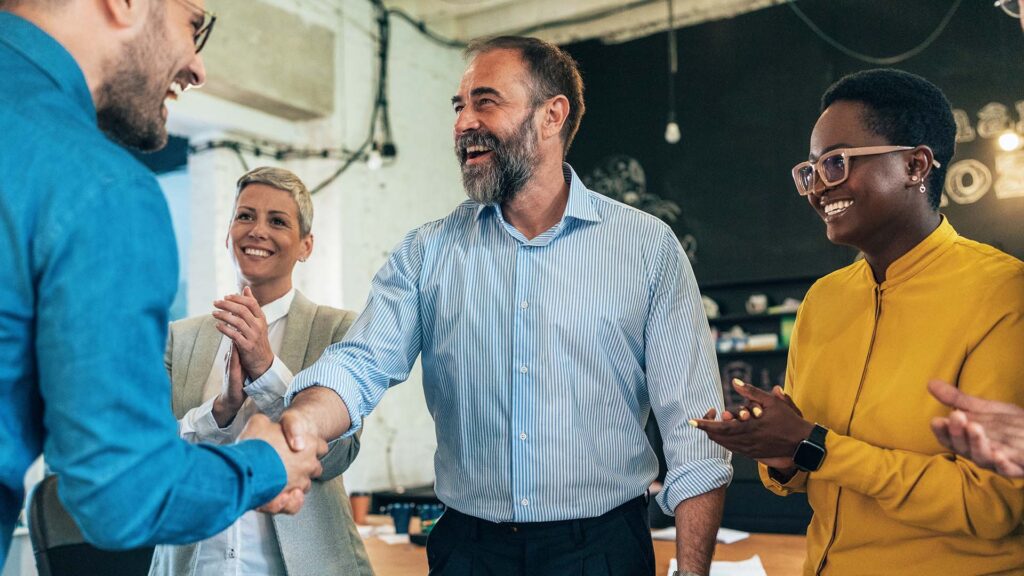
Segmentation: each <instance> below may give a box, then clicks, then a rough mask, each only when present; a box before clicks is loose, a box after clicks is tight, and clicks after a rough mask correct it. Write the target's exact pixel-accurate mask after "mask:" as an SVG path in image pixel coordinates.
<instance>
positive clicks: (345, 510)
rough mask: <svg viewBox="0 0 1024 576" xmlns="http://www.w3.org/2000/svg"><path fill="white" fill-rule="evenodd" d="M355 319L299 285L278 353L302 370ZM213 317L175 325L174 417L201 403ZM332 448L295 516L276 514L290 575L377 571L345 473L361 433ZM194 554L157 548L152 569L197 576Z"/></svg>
mask: <svg viewBox="0 0 1024 576" xmlns="http://www.w3.org/2000/svg"><path fill="white" fill-rule="evenodd" d="M355 318H356V314H355V312H349V311H346V310H338V309H336V308H331V307H329V306H319V305H317V304H314V303H312V302H310V301H309V299H307V298H306V297H305V296H303V295H302V293H301V292H299V291H298V290H296V291H295V299H294V300H293V301H292V305H291V308H289V309H288V324H287V325H286V327H285V333H284V340H283V342H282V350H281V353H280V354H279V355H278V357H279V358H280V359H281V361H282V362H284V364H285V366H287V367H288V369H289V370H291V371H292V373H293V374H298V372H299V371H300V370H302V369H303V368H306V367H307V366H309V365H310V364H312V363H313V362H315V361H316V360H317V359H318V358H319V357H320V355H321V354H322V353H323V351H324V349H325V348H327V346H329V345H331V344H333V343H335V342H338V341H339V340H341V338H342V337H343V336H344V335H345V332H347V331H348V328H349V326H351V325H352V322H353V321H355ZM215 323H216V320H215V319H214V318H213V316H211V315H209V314H207V315H204V316H197V317H195V318H187V319H185V320H180V321H178V322H172V323H171V326H170V334H169V335H168V338H167V351H166V354H165V356H164V363H165V364H166V366H167V372H168V373H169V374H170V376H171V385H172V394H171V404H172V408H173V409H174V416H175V417H176V418H179V419H180V418H182V417H183V416H184V415H185V413H186V412H188V411H189V410H191V409H192V408H195V407H196V406H199V405H200V404H202V403H203V386H204V385H205V384H206V380H207V378H209V376H210V370H212V369H213V361H214V355H216V353H217V348H218V347H219V346H220V340H221V333H220V332H218V331H217V328H216V326H215ZM329 448H330V450H329V452H328V453H327V455H326V456H324V457H323V459H322V460H321V463H322V464H323V476H321V478H320V479H318V480H315V481H314V482H313V487H312V488H311V489H310V491H309V493H308V494H306V501H305V505H304V506H303V507H302V510H301V511H300V512H299V513H298V514H296V515H295V516H286V515H280V514H279V515H277V516H274V520H273V522H274V533H275V534H276V535H277V542H278V545H279V546H280V549H281V555H282V556H283V557H284V564H285V567H286V568H287V570H288V576H306V575H309V576H320V575H327V574H338V575H345V576H348V575H358V576H372V574H373V569H372V568H371V567H370V561H369V559H368V558H367V556H366V549H365V548H364V547H363V540H362V538H360V536H359V532H358V531H357V530H356V526H355V522H353V521H352V508H351V506H350V505H349V500H348V496H347V494H346V492H345V486H344V484H343V482H342V477H341V474H342V472H344V471H345V470H346V469H347V468H348V467H349V465H350V464H351V463H352V460H354V459H355V457H356V454H358V453H359V439H358V438H356V437H353V438H348V439H345V440H340V439H339V440H335V441H334V442H332V443H331V444H330V446H329ZM197 552H198V545H196V544H190V545H186V546H158V547H157V549H156V552H155V553H154V555H153V565H152V567H151V568H150V574H151V575H157V574H159V575H167V574H173V575H175V576H192V575H193V574H195V570H196V561H197V560H198V554H197Z"/></svg>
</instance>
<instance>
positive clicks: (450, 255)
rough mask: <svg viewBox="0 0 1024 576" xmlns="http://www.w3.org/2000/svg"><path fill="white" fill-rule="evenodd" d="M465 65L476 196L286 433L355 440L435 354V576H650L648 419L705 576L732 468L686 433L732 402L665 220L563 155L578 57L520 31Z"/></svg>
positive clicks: (652, 471)
mask: <svg viewBox="0 0 1024 576" xmlns="http://www.w3.org/2000/svg"><path fill="white" fill-rule="evenodd" d="M468 53H469V54H470V55H472V56H474V58H473V60H472V61H471V63H470V65H469V68H468V69H467V70H466V72H465V74H464V75H463V78H462V83H461V85H460V87H459V91H458V94H456V96H455V97H454V98H453V99H452V104H453V105H454V109H455V113H456V121H455V149H456V155H457V156H458V159H459V162H460V164H461V166H462V176H463V183H464V186H465V188H466V192H467V194H468V196H469V197H470V201H467V202H465V203H463V204H462V205H460V206H459V207H458V208H456V209H455V211H454V212H452V213H451V214H450V215H448V216H447V217H446V218H444V219H442V220H438V221H436V222H430V223H428V224H425V225H423V226H422V227H420V228H418V229H416V230H414V231H412V232H411V233H410V234H408V235H407V236H406V237H405V239H404V240H403V241H402V242H401V243H400V244H399V245H398V247H397V248H396V249H395V250H394V251H393V253H392V254H391V257H390V258H389V260H388V262H387V264H385V266H384V267H383V268H382V269H381V270H380V272H378V274H377V276H376V278H375V279H374V281H373V285H372V288H371V293H370V297H369V301H368V303H367V305H366V309H365V310H364V312H363V314H362V315H361V316H360V317H359V319H358V320H357V321H356V322H355V324H354V325H353V327H352V328H351V330H350V331H349V333H348V335H347V337H346V338H345V340H344V341H342V342H340V343H338V344H336V345H334V346H332V347H330V348H328V349H327V351H326V352H325V353H324V355H323V357H321V359H320V360H319V361H318V362H317V363H316V364H314V365H313V366H311V367H310V368H309V369H308V370H306V371H303V372H301V373H300V374H299V375H298V376H297V377H296V379H295V381H294V382H293V383H292V386H291V389H290V390H289V394H290V395H291V402H292V404H291V408H290V410H288V411H286V412H285V415H284V416H283V418H282V424H283V425H284V426H285V430H286V433H289V434H290V433H291V432H295V433H300V432H303V433H304V432H306V431H316V432H317V433H318V434H319V435H320V436H321V437H322V438H324V439H333V438H335V437H337V436H339V435H341V434H352V433H354V431H356V430H358V429H359V427H360V425H361V423H362V419H363V417H365V416H366V415H367V414H368V413H369V412H370V411H371V410H372V409H373V408H374V407H375V406H376V404H377V403H378V402H379V401H380V399H381V396H382V395H383V394H384V392H385V391H386V390H387V389H388V387H389V386H392V385H394V384H397V383H399V382H402V381H403V380H405V379H406V378H407V377H408V375H409V372H410V371H411V370H412V367H413V363H414V362H415V360H416V358H417V356H419V355H420V354H422V361H423V381H424V392H425V395H426V400H427V406H428V408H429V410H430V412H431V415H432V416H433V418H434V422H435V426H436V429H437V442H438V446H437V455H436V457H435V467H436V476H437V481H436V490H437V494H438V497H439V498H440V499H441V500H442V501H443V502H444V503H445V504H447V505H448V506H449V508H448V511H447V512H446V513H445V515H444V516H443V517H442V519H441V520H440V522H439V523H438V524H437V525H436V526H435V527H434V529H433V531H432V532H431V536H430V541H429V543H428V546H427V553H428V559H429V562H430V567H431V574H440V575H461V574H468V573H469V572H470V571H471V570H473V569H477V570H479V571H480V572H486V573H488V574H498V575H506V574H508V575H512V574H530V575H531V576H544V575H552V576H554V575H561V574H609V573H610V574H612V575H623V576H625V575H629V576H633V575H637V574H654V555H653V549H652V545H651V539H650V534H649V532H648V531H647V522H646V506H645V505H644V497H643V494H644V491H645V490H646V489H647V487H648V486H649V485H650V483H651V481H652V480H654V478H655V475H656V474H657V472H658V460H657V458H656V457H655V454H654V452H653V450H652V449H651V447H650V444H649V443H648V442H647V440H646V437H645V435H644V423H645V422H646V420H647V418H648V416H649V414H650V411H651V410H652V409H653V410H654V412H655V413H656V415H657V421H658V422H659V424H660V426H661V432H662V436H663V437H664V439H665V452H666V459H667V461H668V466H669V472H668V474H667V476H666V478H665V488H664V490H663V491H662V493H661V494H660V495H659V503H660V504H661V506H662V508H663V510H665V512H666V513H667V514H673V513H674V514H675V517H676V526H677V529H678V542H677V553H678V557H679V562H680V570H681V571H683V572H685V573H687V574H692V573H695V574H707V573H708V570H709V564H710V559H711V555H712V552H713V549H714V542H715V533H716V529H717V528H718V525H719V522H720V519H721V511H722V503H723V496H724V487H725V485H726V484H728V482H729V480H730V478H731V474H732V469H731V466H730V464H729V456H728V453H727V452H726V451H725V450H724V449H722V448H720V447H718V446H717V445H715V444H713V443H711V442H709V441H708V440H707V439H706V438H703V437H702V435H701V434H700V433H699V431H697V430H696V429H694V428H691V427H690V426H688V425H687V421H688V420H689V419H690V418H696V417H699V416H700V415H702V414H703V413H704V410H705V409H706V408H707V406H716V407H718V409H719V410H720V409H721V406H722V391H721V386H720V383H719V379H718V368H717V364H716V360H715V355H714V351H713V349H712V346H711V340H710V335H709V330H708V325H707V320H706V318H705V317H704V312H703V308H702V306H701V303H700V297H699V294H698V292H697V286H696V282H695V281H694V277H693V272H692V270H691V269H690V266H689V263H688V262H687V260H686V257H685V255H684V253H683V251H682V249H681V247H680V245H679V242H678V241H677V239H676V237H675V235H674V234H673V233H672V230H671V229H670V228H669V227H668V226H666V225H665V224H664V223H662V222H661V221H659V220H658V219H657V218H654V217H652V216H650V215H648V214H644V213H642V212H639V211H637V210H635V209H632V208H630V207H627V206H625V205H623V204H620V203H617V202H614V201H612V200H610V199H608V198H607V197H604V196H601V195H599V194H596V193H594V192H592V191H590V190H587V189H586V187H585V186H583V184H582V183H581V182H580V180H579V178H578V177H577V176H576V174H575V173H574V172H573V170H572V169H571V168H570V167H569V165H568V164H565V163H563V159H564V158H565V153H566V150H568V148H569V145H570V143H571V141H572V138H573V137H574V135H575V133H576V130H577V128H578V126H579V123H580V118H581V117H582V115H583V110H584V103H583V83H582V80H581V79H580V75H579V72H578V71H577V69H576V64H575V62H573V60H572V58H571V57H569V56H568V55H567V54H565V53H564V52H562V51H561V50H559V49H558V48H557V47H555V46H552V45H550V44H547V43H545V42H541V41H539V40H536V39H532V38H516V37H506V38H497V39H492V40H487V41H484V42H481V43H478V44H475V45H473V46H471V48H470V49H469V51H468Z"/></svg>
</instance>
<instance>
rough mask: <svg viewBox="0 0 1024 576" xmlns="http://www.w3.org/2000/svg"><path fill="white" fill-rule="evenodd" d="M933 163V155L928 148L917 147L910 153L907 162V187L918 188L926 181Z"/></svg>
mask: <svg viewBox="0 0 1024 576" xmlns="http://www.w3.org/2000/svg"><path fill="white" fill-rule="evenodd" d="M933 162H935V153H934V152H932V149H931V148H929V147H928V146H924V145H921V146H918V147H917V148H914V149H913V150H912V151H911V152H910V160H909V162H907V187H908V188H911V187H918V186H920V185H922V184H924V183H925V182H927V181H928V175H929V174H931V172H932V168H933V166H934V164H933Z"/></svg>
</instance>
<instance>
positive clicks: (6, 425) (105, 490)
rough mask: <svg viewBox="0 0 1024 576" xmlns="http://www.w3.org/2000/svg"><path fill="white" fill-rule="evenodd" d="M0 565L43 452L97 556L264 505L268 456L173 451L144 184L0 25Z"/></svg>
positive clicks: (273, 467) (142, 173) (153, 229)
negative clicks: (29, 475) (28, 478)
mask: <svg viewBox="0 0 1024 576" xmlns="http://www.w3.org/2000/svg"><path fill="white" fill-rule="evenodd" d="M0 78H4V79H5V80H4V81H3V82H0V135H2V136H3V137H2V138H0V565H3V561H4V558H5V556H6V553H7V548H8V546H9V544H10V540H11V533H12V532H13V529H14V524H15V520H16V518H17V516H18V512H19V510H20V508H21V505H22V501H23V499H24V494H23V492H24V490H23V488H22V481H23V478H24V475H25V470H26V468H27V467H28V466H29V464H30V463H31V462H32V461H33V460H34V459H35V458H36V456H38V455H39V453H40V451H44V452H45V454H46V458H47V462H48V464H49V466H50V467H51V468H52V469H53V471H54V472H56V473H57V474H58V475H59V476H60V492H59V493H60V496H61V499H62V500H63V501H64V503H65V504H66V506H67V507H68V509H69V511H70V512H71V513H72V515H73V516H74V517H75V519H76V520H77V521H78V523H79V526H80V527H81V529H82V532H83V533H84V535H85V536H86V538H88V539H90V540H92V541H93V542H95V543H97V544H99V545H101V546H103V547H108V548H119V547H134V546H140V545H145V544H154V543H157V542H166V543H185V542H189V541H194V540H198V539H201V538H206V537H207V536H211V535H213V534H216V533H217V532H219V531H221V530H222V529H224V528H225V527H226V526H228V525H229V524H231V522H232V521H233V520H234V519H235V518H236V517H238V516H239V515H241V514H242V513H243V512H245V511H246V510H248V509H249V508H252V507H254V506H258V505H260V504H262V503H264V502H266V501H267V500H269V499H270V498H273V497H274V496H275V495H276V494H277V492H278V491H279V490H281V488H282V487H283V486H284V483H285V472H284V467H283V466H282V464H281V461H280V459H279V458H278V457H277V454H276V453H275V452H274V450H273V449H272V448H271V447H270V446H269V445H268V444H267V443H265V442H245V443H242V444H239V445H236V446H230V447H223V448H212V447H208V446H192V445H189V444H188V443H187V442H185V441H183V440H181V439H179V438H178V434H177V423H176V421H175V419H174V416H173V415H172V413H171V408H170V406H171V400H170V381H169V380H168V377H167V373H166V371H165V370H164V365H163V349H164V344H165V340H166V333H167V309H168V307H169V306H170V304H171V301H172V299H173V297H174V293H175V290H176V289H177V276H178V269H177V261H178V260H177V253H176V248H175V242H174V236H173V232H172V230H171V222H170V216H169V213H168V211H167V205H166V202H165V201H164V198H163V195H162V193H161V192H160V188H159V187H158V186H157V183H156V181H155V180H154V178H153V175H152V174H151V173H150V172H149V171H148V170H147V169H146V168H145V167H143V166H142V165H141V164H139V163H138V162H137V161H135V160H134V159H133V158H132V157H131V155H129V154H128V153H127V152H125V151H124V150H122V149H121V148H119V147H118V146H116V145H115V144H113V143H112V142H111V141H109V140H107V139H106V138H105V137H104V136H103V134H102V133H101V132H100V131H99V130H98V129H97V127H96V112H95V110H94V108H93V102H92V97H91V96H90V93H89V89H88V87H87V86H86V83H85V78H84V76H83V75H82V72H81V70H80V69H79V67H78V65H77V64H76V62H75V60H74V59H73V58H72V57H71V55H70V54H68V52H66V51H65V50H64V48H63V47H62V46H60V44H58V43H57V42H56V41H54V39H53V38H51V37H50V36H48V35H47V34H46V33H44V32H43V31H42V30H40V29H39V28H36V27H35V26H34V25H32V24H30V23H29V22H27V21H25V20H23V19H21V18H18V17H16V16H14V15H12V14H9V13H5V12H0Z"/></svg>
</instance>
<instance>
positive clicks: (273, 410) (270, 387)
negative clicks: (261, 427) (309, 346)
mask: <svg viewBox="0 0 1024 576" xmlns="http://www.w3.org/2000/svg"><path fill="white" fill-rule="evenodd" d="M293 379H294V376H292V371H291V370H289V369H288V367H287V366H285V364H284V362H283V361H281V359H280V358H278V357H277V355H274V362H273V363H272V364H271V365H270V368H269V369H268V370H267V371H266V372H264V373H263V375H262V376H260V377H259V378H257V379H255V380H249V379H248V378H246V379H245V385H244V386H243V388H242V389H243V390H244V391H245V394H246V396H248V397H250V398H252V401H253V402H255V403H256V407H257V408H259V410H260V412H262V413H264V414H266V415H267V416H268V417H269V418H270V419H271V420H273V421H275V422H276V421H278V420H279V419H280V418H281V412H283V411H284V395H285V394H286V393H287V392H288V385H289V384H291V383H292V380H293Z"/></svg>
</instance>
